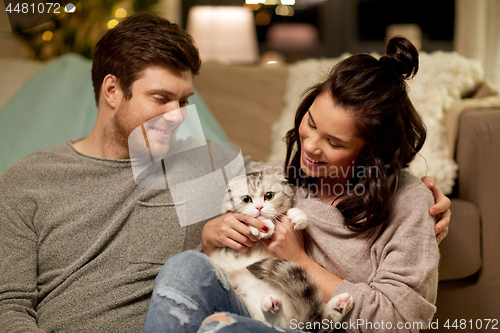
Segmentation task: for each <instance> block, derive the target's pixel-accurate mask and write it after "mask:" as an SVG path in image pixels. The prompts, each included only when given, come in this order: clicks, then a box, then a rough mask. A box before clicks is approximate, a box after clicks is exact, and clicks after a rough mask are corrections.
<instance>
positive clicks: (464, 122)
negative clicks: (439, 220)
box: [0, 55, 500, 332]
mask: <svg viewBox="0 0 500 333" xmlns="http://www.w3.org/2000/svg"><path fill="white" fill-rule="evenodd" d="M68 57H69V58H72V60H71V61H70V62H66V63H64V61H61V60H55V61H52V62H51V63H49V64H46V63H40V62H36V61H31V60H20V59H0V142H2V143H1V144H0V155H1V157H2V162H1V164H0V173H1V172H3V170H5V168H6V167H7V166H8V165H9V164H11V163H13V162H14V161H15V160H17V159H19V158H21V157H22V156H25V155H26V154H28V153H30V152H31V151H35V150H38V149H41V148H43V147H44V146H48V145H52V144H57V143H59V142H62V141H64V140H65V139H66V138H67V137H78V136H83V135H86V134H88V132H90V130H91V128H92V125H93V121H94V120H95V114H94V113H95V105H94V102H93V93H92V89H91V85H89V84H90V81H89V80H90V73H87V71H88V70H89V69H90V67H89V66H90V63H89V62H88V61H86V60H83V59H80V58H79V57H78V56H74V55H72V56H68ZM61 58H64V57H61ZM61 63H62V64H61ZM75 63H77V64H78V65H75ZM49 66H53V67H54V68H53V69H52V70H51V71H49V73H44V75H40V73H41V72H42V71H43V70H46V69H47V68H48V67H49ZM290 68H291V66H290V65H287V64H278V65H245V66H243V65H225V64H219V63H204V64H203V65H202V68H201V71H200V74H199V75H198V76H197V77H196V78H195V79H194V85H195V88H196V95H195V100H194V103H195V105H196V107H197V109H198V112H199V113H200V120H201V122H202V125H203V129H204V132H205V135H206V137H207V138H208V139H211V140H218V141H221V140H222V141H224V140H229V141H231V142H233V143H236V144H237V145H239V146H240V148H241V150H242V153H243V155H249V156H251V158H252V160H254V161H265V160H267V159H268V158H269V156H270V155H271V153H272V152H271V149H272V148H271V147H272V145H271V143H272V139H271V135H272V132H273V131H274V129H275V127H276V124H277V123H279V122H280V119H281V118H280V117H281V114H282V112H283V109H284V108H285V104H286V103H285V100H284V97H283V96H284V95H285V94H286V93H287V84H288V83H287V82H288V77H289V70H290ZM65 71H66V72H69V74H67V73H66V74H64V75H63V74H61V73H62V72H65ZM80 81H82V82H80ZM54 86H55V87H58V88H57V89H51V87H54ZM37 87H41V88H42V90H43V91H42V92H36V93H37V94H39V95H36V96H33V95H34V94H35V93H34V92H33V91H34V89H35V90H36V89H37ZM62 96H66V98H65V100H63V101H61V100H60V98H62ZM68 96H71V97H70V98H68ZM191 102H193V100H191ZM39 105H42V106H43V107H44V111H42V115H41V116H37V115H36V114H37V113H39V112H41V111H40V110H39V108H38V106H39ZM52 106H54V108H58V109H60V110H62V111H58V112H59V113H55V114H54V115H51V109H52ZM26 109H29V110H26ZM19 113H23V115H21V116H20V118H22V120H20V121H18V120H17V115H18V114H19ZM68 113H70V114H72V115H71V116H68ZM449 114H450V116H449V117H448V118H447V119H443V120H442V121H443V123H446V124H448V126H449V127H453V129H450V130H449V133H451V138H450V136H448V140H450V141H452V144H453V147H454V148H453V151H452V156H453V158H454V160H455V162H456V164H457V165H458V176H457V178H456V180H455V185H454V187H453V192H452V193H451V194H450V195H449V196H450V198H451V199H452V200H451V201H452V207H451V210H452V221H451V228H450V232H449V234H448V236H447V238H446V239H445V240H444V241H443V242H442V243H441V245H440V247H439V249H440V251H441V261H440V268H439V275H440V282H439V289H438V298H437V313H436V315H435V318H434V319H433V322H435V323H437V325H438V327H439V329H438V331H445V330H447V329H446V328H445V324H448V325H449V327H450V328H453V324H455V326H457V325H458V327H460V324H461V323H462V324H463V322H464V321H463V320H465V321H466V323H465V324H466V327H467V331H478V332H479V331H482V330H485V326H486V323H487V322H486V319H496V320H497V327H498V320H500V315H499V314H498V313H499V312H498V309H500V265H499V263H500V174H498V173H497V172H496V167H497V165H500V96H499V95H498V92H497V91H495V89H492V88H491V86H489V85H488V84H487V83H485V82H481V83H479V84H475V85H474V89H472V90H470V91H468V92H467V94H464V96H461V99H460V101H459V102H458V103H454V104H453V105H451V106H450V107H449ZM62 118H63V119H62ZM28 121H30V122H31V123H30V124H29V125H27V122H28ZM26 126H32V127H30V128H33V129H30V130H29V131H28V130H26ZM27 132H28V133H27ZM33 132H35V133H33ZM12 136H15V138H12ZM443 140H445V138H443ZM13 147H14V148H13ZM0 259H1V258H0ZM460 320H462V322H460ZM480 324H482V329H479V328H477V329H476V327H479V326H480ZM493 324H494V323H493V322H490V324H489V325H490V326H489V328H491V326H492V325H493ZM434 327H436V324H434ZM462 327H463V326H462Z"/></svg>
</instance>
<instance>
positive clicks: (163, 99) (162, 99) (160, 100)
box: [154, 97, 167, 104]
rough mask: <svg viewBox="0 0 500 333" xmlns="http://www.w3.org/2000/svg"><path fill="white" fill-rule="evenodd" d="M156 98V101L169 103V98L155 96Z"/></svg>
mask: <svg viewBox="0 0 500 333" xmlns="http://www.w3.org/2000/svg"><path fill="white" fill-rule="evenodd" d="M154 99H155V101H156V102H158V103H161V104H165V103H167V99H166V98H163V97H155V98H154Z"/></svg>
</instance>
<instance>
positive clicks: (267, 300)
mask: <svg viewBox="0 0 500 333" xmlns="http://www.w3.org/2000/svg"><path fill="white" fill-rule="evenodd" d="M260 308H261V309H262V312H263V313H264V314H265V313H271V314H275V313H276V312H278V311H279V310H280V309H281V299H280V298H279V297H278V296H276V295H273V294H270V295H267V296H264V297H262V300H261V302H260Z"/></svg>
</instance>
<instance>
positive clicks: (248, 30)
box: [187, 6, 259, 63]
mask: <svg viewBox="0 0 500 333" xmlns="http://www.w3.org/2000/svg"><path fill="white" fill-rule="evenodd" d="M187 31H188V33H189V34H190V35H191V36H192V37H193V39H194V41H195V43H196V46H197V47H198V49H199V51H200V57H201V60H202V61H207V60H216V61H220V62H224V63H254V62H257V61H258V59H259V55H258V53H259V51H258V46H257V34H256V31H255V22H254V17H253V12H252V11H251V10H250V9H248V8H245V7H236V6H234V7H231V6H195V7H192V8H191V10H190V11H189V15H188V22H187Z"/></svg>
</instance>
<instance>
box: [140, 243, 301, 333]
mask: <svg viewBox="0 0 500 333" xmlns="http://www.w3.org/2000/svg"><path fill="white" fill-rule="evenodd" d="M219 312H221V313H223V314H224V315H225V316H226V320H225V321H219V320H214V321H208V320H207V322H206V323H203V321H204V320H205V319H206V318H207V317H209V316H211V315H213V314H214V313H219ZM214 318H215V317H214ZM143 332H144V333H150V332H169V333H181V332H189V333H191V332H192V333H194V332H198V333H202V332H204V333H208V332H220V333H224V332H238V333H246V332H248V333H255V332H289V333H292V332H295V333H296V332H298V331H295V330H292V329H284V328H281V327H276V326H272V325H271V324H268V323H263V322H260V321H256V320H253V319H251V318H250V317H249V315H248V312H247V310H246V308H245V305H244V304H243V302H242V301H241V300H240V298H239V297H238V296H237V295H236V292H235V291H234V289H233V288H232V287H231V285H230V284H229V281H228V280H227V278H226V275H225V274H224V272H223V271H222V270H221V269H219V268H218V267H215V266H213V265H212V264H211V262H210V260H209V259H208V258H207V256H206V255H204V254H203V253H199V252H196V251H187V252H182V253H179V254H177V255H175V256H173V257H171V258H170V259H169V260H168V261H167V262H166V263H165V265H164V266H163V268H162V269H161V271H160V273H159V274H158V276H157V277H156V280H155V284H154V289H153V295H152V297H151V304H150V306H149V309H148V313H147V316H146V321H145V323H144V329H143Z"/></svg>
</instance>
